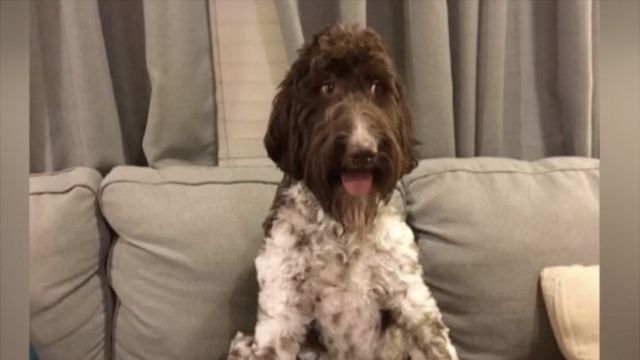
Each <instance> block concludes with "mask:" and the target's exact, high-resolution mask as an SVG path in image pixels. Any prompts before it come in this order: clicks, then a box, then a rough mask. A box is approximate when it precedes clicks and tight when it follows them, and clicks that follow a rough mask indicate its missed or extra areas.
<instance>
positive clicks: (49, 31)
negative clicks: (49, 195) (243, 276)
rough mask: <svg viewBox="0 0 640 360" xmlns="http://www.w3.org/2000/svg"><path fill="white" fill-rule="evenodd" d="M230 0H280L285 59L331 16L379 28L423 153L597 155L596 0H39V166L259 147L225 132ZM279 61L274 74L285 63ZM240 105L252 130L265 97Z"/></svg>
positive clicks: (190, 156) (35, 27)
mask: <svg viewBox="0 0 640 360" xmlns="http://www.w3.org/2000/svg"><path fill="white" fill-rule="evenodd" d="M225 2H226V3H225ZM231 2H233V4H234V6H239V8H241V9H243V10H242V11H249V10H247V9H252V7H251V6H254V7H256V6H257V8H262V10H260V11H266V12H269V11H273V12H274V14H275V17H270V16H266V15H264V14H262V13H261V14H259V15H258V16H256V15H255V14H254V15H253V16H254V17H257V18H259V19H262V20H260V21H263V20H264V21H267V22H268V21H271V20H273V19H275V20H273V21H276V22H277V24H278V25H279V29H280V40H278V41H281V42H282V43H283V44H284V45H283V49H282V51H283V52H284V53H283V56H284V57H285V58H286V59H287V60H288V61H289V62H290V61H292V60H293V59H294V57H295V54H296V50H297V49H298V48H299V47H300V45H301V44H302V43H303V42H304V40H305V39H306V40H308V39H309V38H310V36H311V34H312V33H314V32H315V31H317V30H319V29H321V28H323V27H324V26H326V25H327V24H329V23H333V22H337V21H342V22H349V23H354V22H355V23H360V24H363V25H367V26H370V27H372V28H374V29H375V30H377V31H378V32H379V33H380V34H381V35H382V37H383V38H384V39H385V40H386V41H387V43H388V46H389V50H390V52H391V54H392V56H393V58H394V60H395V62H396V65H397V67H398V69H399V71H400V73H401V75H402V77H403V79H404V82H405V85H406V87H407V90H408V97H409V99H408V101H409V105H410V108H411V110H412V113H413V118H414V119H413V120H414V127H415V132H414V133H415V136H416V138H417V140H418V145H417V148H416V150H417V152H418V154H419V157H420V158H433V157H471V156H504V157H511V158H518V159H526V160H532V159H538V158H543V157H547V156H558V155H577V156H590V157H597V156H599V134H598V121H599V119H598V106H597V105H598V100H597V99H598V93H597V76H596V74H597V50H598V47H597V34H598V6H597V5H598V3H597V0H593V1H590V0H518V1H511V0H491V1H480V0H323V1H317V0H189V1H181V0H166V1H157V0H129V1H121V0H83V1H73V0H51V1H34V2H32V8H31V19H32V24H31V27H32V31H31V65H30V66H31V90H30V91H31V106H30V107H31V119H30V122H31V124H30V125H31V126H30V141H31V144H30V150H31V151H30V154H31V159H30V160H31V171H32V172H45V171H57V170H62V169H65V168H68V167H72V166H90V167H94V168H96V169H98V170H100V171H101V172H102V173H106V172H108V171H109V170H110V169H111V168H112V167H114V166H116V165H122V164H131V165H142V166H152V167H163V166H171V165H178V164H194V165H206V166H216V165H218V164H219V163H221V164H222V165H224V164H225V163H224V162H221V159H222V160H225V159H224V158H225V157H227V156H229V154H230V153H234V152H235V153H238V154H240V155H242V154H244V155H246V156H252V157H256V156H264V153H263V152H262V153H260V151H262V149H257V147H258V146H259V143H258V142H256V141H254V140H255V139H253V138H252V139H250V140H251V141H245V142H243V141H236V142H235V143H233V146H231V147H230V146H229V144H228V143H229V141H227V140H228V139H227V137H229V134H228V133H230V132H233V131H227V130H228V129H227V128H226V127H225V126H222V125H223V122H224V121H226V120H225V119H224V116H223V117H220V115H221V114H223V115H224V114H226V113H227V112H228V111H226V110H224V109H226V108H225V96H224V91H221V89H219V88H218V87H219V86H220V87H224V86H225V84H229V82H228V81H226V82H225V81H223V80H224V79H222V78H223V75H224V74H220V73H216V69H217V68H216V61H218V62H219V58H224V54H222V55H223V56H220V54H218V53H217V52H219V51H220V50H221V49H218V48H217V47H216V44H217V41H218V39H217V36H218V35H219V34H217V33H216V32H217V30H216V29H217V28H218V25H219V24H217V23H216V21H218V20H216V16H215V11H214V8H215V5H216V4H222V3H224V4H227V5H228V4H231ZM252 4H253V5H252ZM256 4H258V5H256ZM265 4H271V5H269V6H271V7H273V10H269V9H267V10H264V9H265V8H269V6H266V5H265ZM251 11H253V10H251ZM238 16H242V14H240V13H238ZM265 19H267V20H265ZM225 20H229V19H225ZM264 24H267V23H264ZM264 24H263V25H261V26H269V24H267V25H264ZM240 30H241V29H240V27H239V28H238V34H240V33H241V31H240ZM247 34H248V33H247ZM243 36H244V35H243ZM262 37H263V38H265V39H267V38H268V39H267V40H264V41H271V40H273V39H274V38H273V34H272V33H268V34H266V35H263V36H262ZM269 39H271V40H269ZM245 40H247V39H245ZM247 41H248V43H253V42H255V41H257V40H256V39H248V40H247ZM263 47H264V48H265V49H267V48H268V47H266V46H263ZM259 48H261V47H256V48H254V49H253V50H252V52H251V54H252V56H257V57H260V56H261V55H260V54H259V53H256V52H255V50H256V49H259ZM222 50H223V52H224V49H222ZM265 52H269V53H268V54H267V53H265V54H264V57H265V58H269V59H270V60H269V61H271V60H273V61H275V62H277V60H278V58H279V55H277V54H276V55H274V54H273V49H272V48H268V49H267V50H265ZM256 54H257V55H256ZM274 59H275V60H274ZM273 61H272V63H269V66H271V68H270V69H272V71H271V72H272V75H270V76H271V77H265V79H264V84H270V83H277V79H276V78H277V77H278V76H282V75H283V74H281V72H280V70H279V65H277V64H276V63H275V62H273ZM274 64H276V65H274ZM218 67H219V64H218ZM222 68H224V66H223V67H222ZM273 69H276V70H273ZM218 70H219V69H218ZM254 70H255V69H254ZM240 75H242V74H240ZM227 80H228V79H227ZM264 84H263V85H261V86H262V87H265V86H264ZM227 86H228V85H227ZM237 88H240V87H237ZM222 90H224V89H222ZM228 91H231V90H229V88H228V89H227V92H228ZM251 91H252V92H251V94H253V92H254V91H257V90H256V89H252V90H251ZM261 91H262V90H261ZM271 91H272V90H271ZM265 94H268V93H266V92H265V91H262V92H261V93H260V94H259V95H260V97H259V98H260V99H262V97H264V96H265ZM239 96H242V94H240V95H239ZM261 101H262V100H261ZM262 102H264V101H262ZM236 108H237V109H238V112H242V113H243V114H244V113H247V112H250V113H251V114H250V115H251V116H253V118H252V119H251V120H252V121H250V122H249V121H246V122H239V123H236V124H235V127H232V128H230V130H234V129H241V130H242V131H236V133H239V134H240V135H239V136H241V137H242V136H244V135H245V134H252V135H251V136H253V137H255V138H256V139H257V137H259V136H258V135H260V134H259V133H260V132H261V131H262V129H263V128H264V126H265V123H266V121H267V117H268V108H264V109H263V108H260V109H258V108H256V109H249V108H248V107H246V106H236ZM223 110H224V111H223ZM263 112H264V116H260V114H259V113H263ZM247 116H249V115H247ZM221 132H222V133H221ZM219 136H221V138H219ZM232 140H233V139H232ZM241 140H242V139H241ZM245 140H246V139H245ZM221 142H222V145H223V149H222V150H220V146H221ZM244 143H246V144H247V145H246V146H247V149H243V148H242V146H243V145H242V144H244ZM256 144H258V145H256ZM249 147H251V149H249ZM245 150H246V151H245ZM240 155H239V156H240ZM264 160H266V159H264ZM227 163H229V164H232V162H227ZM262 163H264V162H262ZM238 164H240V163H238Z"/></svg>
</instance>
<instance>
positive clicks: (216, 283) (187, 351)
mask: <svg viewBox="0 0 640 360" xmlns="http://www.w3.org/2000/svg"><path fill="white" fill-rule="evenodd" d="M281 177H282V175H281V174H280V173H279V172H278V171H276V170H275V169H274V168H271V167H269V168H205V167H171V168H165V169H162V170H154V169H149V168H137V167H119V168H116V169H115V170H113V171H112V172H111V173H110V174H109V175H108V176H107V177H106V179H105V180H104V182H103V185H102V189H101V197H100V200H101V205H102V209H103V212H104V215H105V217H106V218H107V220H108V222H109V223H110V224H111V226H112V227H113V229H114V230H115V232H116V233H117V237H116V238H115V239H114V245H113V247H112V252H111V256H110V261H109V277H110V281H111V285H112V287H113V289H114V291H115V293H116V295H117V299H118V301H117V305H116V310H115V317H114V322H115V324H114V333H113V336H114V344H115V358H116V359H159V360H160V359H193V360H197V359H222V358H225V355H226V352H227V350H228V346H229V343H230V341H231V338H232V337H233V335H235V332H236V331H239V330H241V331H243V332H245V333H252V332H253V326H254V324H255V316H256V294H257V281H256V274H255V268H254V266H253V260H254V258H255V256H256V255H257V252H258V250H259V248H260V246H261V243H262V227H261V223H262V220H263V219H264V217H265V216H266V214H267V211H268V209H269V207H270V205H271V201H272V200H273V196H274V193H275V190H276V186H277V184H278V183H279V181H280V179H281Z"/></svg>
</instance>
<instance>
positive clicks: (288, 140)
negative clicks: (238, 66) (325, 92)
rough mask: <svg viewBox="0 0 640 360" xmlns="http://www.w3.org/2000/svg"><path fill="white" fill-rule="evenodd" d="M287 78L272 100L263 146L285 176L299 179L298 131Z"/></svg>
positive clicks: (290, 85)
mask: <svg viewBox="0 0 640 360" xmlns="http://www.w3.org/2000/svg"><path fill="white" fill-rule="evenodd" d="M290 80H291V79H290V78H289V77H287V79H285V80H284V81H283V82H282V84H280V89H279V91H278V93H277V94H276V96H275V97H274V99H273V104H272V109H271V115H270V116H269V124H268V125H267V133H266V134H265V136H264V146H265V148H266V150H267V154H268V155H269V158H271V160H273V162H274V163H276V165H277V166H278V168H280V170H282V171H283V172H284V173H285V174H287V175H289V176H291V177H293V178H294V179H300V178H301V176H302V170H301V169H300V166H299V163H300V161H299V158H300V149H299V145H300V141H301V139H300V137H301V134H300V130H299V129H298V124H297V122H296V119H295V116H296V114H295V109H294V106H295V104H294V101H295V94H294V93H293V92H294V84H293V82H292V81H290Z"/></svg>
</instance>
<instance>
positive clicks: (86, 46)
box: [30, 0, 218, 173]
mask: <svg viewBox="0 0 640 360" xmlns="http://www.w3.org/2000/svg"><path fill="white" fill-rule="evenodd" d="M30 66H31V90H30V92H31V94H30V95H31V100H30V109H31V116H30V122H31V124H30V125H31V127H30V141H31V143H30V154H31V159H30V161H31V164H30V167H31V171H32V172H45V171H57V170H62V169H65V168H68V167H73V166H89V167H93V168H96V169H98V170H100V171H101V172H102V173H106V172H108V171H109V170H110V169H111V168H112V167H114V166H116V165H122V164H131V165H143V166H144V165H149V166H154V167H162V166H170V165H177V164H197V165H216V164H217V162H218V156H217V150H218V146H217V128H216V123H215V107H216V102H215V88H214V81H213V76H214V74H213V63H212V52H211V39H210V27H209V16H208V2H207V1H206V0H190V1H155V0H145V1H142V0H129V1H119V0H100V1H97V0H83V1H69V0H57V1H34V2H32V6H31V65H30Z"/></svg>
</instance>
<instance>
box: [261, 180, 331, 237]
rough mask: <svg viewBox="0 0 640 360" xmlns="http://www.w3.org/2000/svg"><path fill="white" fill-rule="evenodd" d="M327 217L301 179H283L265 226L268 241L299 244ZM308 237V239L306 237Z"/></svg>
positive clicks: (264, 223)
mask: <svg viewBox="0 0 640 360" xmlns="http://www.w3.org/2000/svg"><path fill="white" fill-rule="evenodd" d="M323 220H326V216H325V215H324V213H323V211H322V209H321V208H320V206H319V205H318V204H317V202H315V201H314V199H313V197H312V196H311V195H310V192H309V190H308V189H307V188H306V187H305V186H304V185H303V184H302V183H301V182H292V181H290V180H289V179H287V178H285V179H283V182H282V183H281V184H280V186H279V187H278V190H277V191H276V195H275V198H274V201H273V204H272V206H271V209H270V210H269V214H268V215H267V217H266V219H265V221H264V222H263V229H264V235H265V242H267V245H269V244H272V245H277V246H278V247H282V246H284V247H289V246H295V245H296V243H297V242H298V241H300V240H301V238H303V237H304V235H305V234H308V233H311V232H314V230H317V229H314V228H317V227H319V223H320V222H322V221H323ZM302 240H304V239H302Z"/></svg>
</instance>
